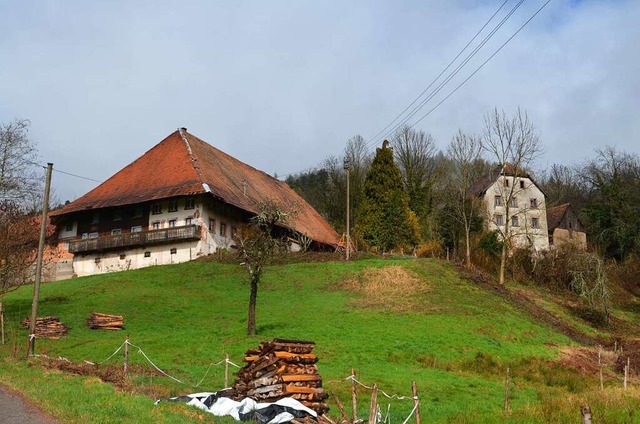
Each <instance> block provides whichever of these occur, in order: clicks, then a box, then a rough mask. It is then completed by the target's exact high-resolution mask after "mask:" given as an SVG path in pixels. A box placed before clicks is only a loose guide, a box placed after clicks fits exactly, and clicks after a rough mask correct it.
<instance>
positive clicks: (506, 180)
mask: <svg viewBox="0 0 640 424" xmlns="http://www.w3.org/2000/svg"><path fill="white" fill-rule="evenodd" d="M504 186H505V187H509V179H508V178H505V179H504Z"/></svg>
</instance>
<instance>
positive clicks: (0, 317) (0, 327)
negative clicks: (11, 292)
mask: <svg viewBox="0 0 640 424" xmlns="http://www.w3.org/2000/svg"><path fill="white" fill-rule="evenodd" d="M0 333H2V344H3V345H4V310H3V309H2V302H0Z"/></svg>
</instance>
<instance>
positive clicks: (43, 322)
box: [22, 316, 69, 339]
mask: <svg viewBox="0 0 640 424" xmlns="http://www.w3.org/2000/svg"><path fill="white" fill-rule="evenodd" d="M22 325H23V326H24V327H26V328H31V320H30V319H29V318H25V319H24V320H23V321H22ZM68 332H69V327H67V326H66V325H64V324H63V323H61V322H60V318H58V317H53V316H50V317H40V318H37V319H36V331H35V334H36V338H40V339H59V338H60V337H62V336H66V335H67V333H68Z"/></svg>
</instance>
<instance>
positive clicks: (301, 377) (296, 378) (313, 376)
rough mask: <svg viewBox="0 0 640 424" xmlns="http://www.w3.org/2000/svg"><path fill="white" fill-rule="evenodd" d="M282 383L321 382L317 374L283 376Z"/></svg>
mask: <svg viewBox="0 0 640 424" xmlns="http://www.w3.org/2000/svg"><path fill="white" fill-rule="evenodd" d="M282 381H284V382H286V383H288V382H290V381H322V377H320V376H319V375H318V374H285V375H283V376H282Z"/></svg>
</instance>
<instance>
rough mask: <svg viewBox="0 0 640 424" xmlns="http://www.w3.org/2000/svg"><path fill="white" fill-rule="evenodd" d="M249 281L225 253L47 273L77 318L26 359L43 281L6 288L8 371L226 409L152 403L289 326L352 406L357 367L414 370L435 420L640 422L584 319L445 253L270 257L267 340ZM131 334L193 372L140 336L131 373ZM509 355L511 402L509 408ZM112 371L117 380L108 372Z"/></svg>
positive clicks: (2, 354)
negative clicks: (527, 305)
mask: <svg viewBox="0 0 640 424" xmlns="http://www.w3.org/2000/svg"><path fill="white" fill-rule="evenodd" d="M510 292H511V293H512V294H514V293H518V294H519V295H522V294H523V293H528V294H531V296H534V295H535V296H534V297H535V299H536V300H535V302H534V303H535V304H537V305H539V308H540V310H544V311H547V313H548V314H554V316H558V317H560V319H563V320H565V321H566V322H565V325H564V327H566V328H571V329H572V331H573V332H575V333H580V334H584V335H586V336H587V337H596V336H598V337H608V336H609V334H608V333H607V331H606V330H602V329H594V328H592V327H591V326H590V325H589V324H588V323H587V322H585V321H582V320H580V319H578V318H575V317H572V316H569V314H567V313H565V312H564V309H563V308H562V306H559V305H558V304H557V303H554V300H553V298H552V297H549V296H547V295H545V294H544V293H542V292H540V291H539V290H537V289H535V288H531V287H526V286H517V287H513V288H511V289H510ZM248 293H249V288H248V284H247V283H246V275H245V273H244V270H243V269H242V268H241V267H240V266H238V265H234V264H223V263H216V262H192V263H187V264H181V265H172V266H158V267H151V268H146V269H142V270H137V271H127V272H120V273H113V274H107V275H102V276H94V277H85V278H76V279H72V280H67V281H63V282H58V283H51V284H46V285H44V286H43V287H42V291H41V303H40V313H39V316H46V315H55V316H58V317H60V319H61V321H62V322H64V323H65V324H67V325H69V327H70V331H69V334H68V336H66V337H63V338H61V339H59V340H37V342H36V352H37V353H38V354H40V355H46V356H47V357H48V358H58V357H62V358H65V360H58V361H55V360H53V359H47V358H45V357H42V356H41V357H38V358H32V359H30V360H29V361H25V360H24V351H25V348H26V342H27V331H26V330H25V329H23V328H22V327H21V326H20V321H22V319H24V318H25V317H26V316H28V315H29V313H30V308H31V295H32V287H24V288H22V289H21V290H19V291H17V292H14V293H11V294H10V295H8V296H7V297H6V298H5V299H4V303H5V308H6V321H7V325H8V339H9V340H8V343H7V344H6V345H5V346H4V347H2V348H1V350H0V382H2V383H3V384H6V385H8V386H10V387H13V388H15V389H17V390H19V391H21V392H22V393H24V394H25V395H26V396H27V397H29V398H31V399H33V400H34V401H35V402H36V403H37V404H39V405H40V406H41V407H42V409H43V410H45V411H46V412H48V413H50V414H52V415H54V416H56V417H59V418H60V419H61V420H62V421H63V422H78V423H80V422H190V421H191V420H193V421H194V422H196V421H199V422H201V421H203V420H204V421H205V422H214V420H215V422H221V423H228V422H232V421H231V420H230V419H227V418H214V417H211V416H207V414H204V413H201V412H199V411H197V410H194V409H192V408H188V407H185V406H183V405H177V404H167V403H164V404H160V405H158V406H154V405H153V401H154V400H155V399H157V398H164V397H167V396H175V395H181V394H188V393H194V392H201V391H216V390H218V389H221V388H222V387H223V378H224V377H223V375H224V367H223V366H222V365H216V363H218V362H219V361H221V360H223V359H224V357H225V354H228V355H229V358H230V360H231V361H232V362H234V363H236V364H239V365H242V358H243V353H244V351H245V350H247V349H249V348H251V347H255V346H257V344H258V343H259V342H260V341H261V340H267V339H272V338H289V339H303V340H313V341H314V342H316V344H317V345H316V349H315V353H317V355H318V357H319V358H320V362H319V363H318V367H319V371H320V374H321V375H322V376H323V380H324V382H325V384H324V387H325V389H326V390H327V391H330V392H335V393H336V395H337V396H338V397H339V398H340V399H341V400H342V402H343V403H345V404H350V390H351V383H350V382H348V381H346V380H345V378H346V377H348V376H349V374H350V370H351V368H354V369H355V370H356V375H357V379H358V380H359V381H361V382H362V383H363V384H366V385H372V384H373V383H377V384H378V386H379V387H380V389H381V390H384V391H385V392H386V393H388V394H398V395H404V396H409V395H410V394H411V382H412V381H414V380H415V381H416V383H417V385H418V390H419V397H420V399H421V400H420V408H421V415H422V418H423V422H427V423H439V422H452V423H466V422H474V423H475V422H496V423H498V422H514V423H523V422H525V423H529V422H530V423H543V422H563V423H564V422H576V423H578V422H581V420H580V412H579V408H580V405H582V404H589V405H590V406H591V409H592V412H593V415H594V422H616V423H617V422H620V423H627V422H629V423H630V422H640V414H639V413H638V412H636V411H637V410H638V408H639V407H640V391H639V390H638V389H636V388H635V386H633V385H632V386H631V387H630V388H628V389H627V390H624V391H623V390H622V384H621V382H620V380H619V377H620V375H619V374H614V372H613V370H612V367H611V365H612V364H607V366H606V367H605V380H606V381H605V390H604V391H601V390H600V387H599V384H600V383H599V376H598V374H597V372H595V373H594V372H592V371H593V370H591V371H585V367H584V363H580V364H579V365H580V366H576V367H571V366H568V365H567V364H569V363H570V361H567V357H569V358H570V359H571V358H573V359H575V358H578V357H580V356H578V355H574V353H575V352H582V353H583V355H582V357H583V362H584V357H586V358H587V362H588V361H590V360H593V361H595V362H594V363H596V364H597V355H596V358H595V359H593V358H592V357H590V356H589V355H588V354H584V352H587V351H582V350H580V349H579V348H580V346H579V345H578V343H577V342H576V341H575V339H576V337H573V336H572V334H573V333H572V332H567V331H562V330H561V329H559V328H558V327H557V326H555V327H554V326H549V325H546V324H545V320H544V319H540V317H535V316H534V315H532V314H531V311H526V310H523V309H522V308H520V307H518V304H517V303H514V302H511V301H508V297H505V296H504V295H502V294H500V293H498V292H496V291H494V290H491V289H487V287H484V286H483V285H481V284H477V283H473V282H471V281H468V280H466V279H463V278H461V277H460V275H459V274H458V271H457V270H456V269H455V268H454V267H453V266H451V265H450V264H448V263H446V262H443V261H439V260H430V259H420V260H406V259H396V260H385V259H366V260H359V261H354V262H350V263H343V262H318V263H306V262H305V263H289V264H282V265H273V266H271V267H269V268H268V269H267V271H266V272H265V274H264V281H263V284H262V285H261V287H260V291H259V293H258V308H257V324H258V333H259V335H258V336H257V337H255V338H251V337H248V336H246V313H247V302H248ZM92 311H97V312H103V313H111V314H118V315H123V316H124V317H125V327H126V328H125V330H124V331H112V332H107V331H96V330H90V329H88V328H87V327H86V325H85V319H86V318H87V317H88V316H89V314H90V313H91V312H92ZM624 315H625V317H626V319H628V320H629V321H628V323H629V324H630V325H634V326H635V325H636V324H637V319H638V316H637V314H636V313H634V312H629V311H626V312H624ZM127 334H128V335H129V336H130V338H131V343H132V344H133V345H135V346H137V347H139V348H141V349H142V351H143V352H144V353H145V354H146V355H147V356H148V358H149V359H150V360H151V361H153V363H155V364H156V365H157V366H158V367H159V368H160V369H162V370H163V371H164V372H166V373H167V374H169V375H171V376H172V377H175V378H176V379H178V380H180V381H181V382H182V383H178V382H176V381H174V380H171V379H170V378H167V377H165V376H163V375H161V374H160V373H158V372H153V369H152V366H151V365H150V363H149V362H148V361H147V359H145V357H144V355H142V354H141V353H139V352H138V349H137V348H133V349H132V351H131V355H130V362H131V368H132V373H131V375H130V377H129V378H128V380H127V381H122V379H121V378H120V381H119V382H118V381H117V380H118V377H121V376H119V375H115V374H118V373H119V372H120V371H119V370H120V369H121V366H122V362H123V357H122V354H121V352H119V353H118V354H117V355H115V356H114V357H112V358H110V359H109V360H108V361H106V362H105V360H106V359H107V358H109V356H110V355H111V354H112V353H113V352H114V351H115V350H116V349H117V348H118V347H120V346H121V345H122V343H123V342H124V340H125V337H126V335H127ZM572 338H573V340H572ZM590 352H591V353H592V352H593V351H590ZM587 353H589V352H587ZM567 355H568V356H567ZM605 356H606V357H610V356H611V354H609V353H607V354H606V355H605ZM589 358H590V359H589ZM66 360H68V361H71V362H72V363H74V364H76V365H75V366H76V367H77V368H78V369H81V370H82V372H81V373H84V374H91V373H90V372H87V370H90V369H92V368H93V369H96V372H95V373H94V374H96V375H101V376H102V379H100V378H98V377H97V376H96V375H82V376H78V375H75V374H73V373H69V372H65V371H61V370H60V369H59V368H65V366H61V365H60V363H66ZM84 361H89V362H91V363H94V364H100V365H98V366H91V365H87V364H86V363H85V362H84ZM212 364H213V365H212ZM591 365H593V364H591ZM66 368H73V367H69V366H67V367H66ZM507 368H509V370H510V375H511V384H510V395H511V399H510V403H511V408H510V411H508V412H505V411H504V391H505V375H506V372H507ZM587 368H589V367H587ZM592 368H593V367H592ZM595 368H596V369H597V365H596V366H595ZM109 375H111V376H112V377H113V381H114V382H115V383H117V384H113V382H112V383H110V382H104V381H103V380H107V381H109V380H110V379H109V378H105V376H106V377H109ZM369 396H370V392H369V391H368V390H367V389H365V388H360V391H359V398H358V399H359V405H358V409H359V415H360V416H361V417H362V416H365V417H366V415H367V414H368V409H369V401H370V398H369ZM379 399H380V403H381V409H382V412H383V415H386V413H387V411H389V415H390V422H391V423H402V422H403V421H404V419H405V418H406V417H407V416H408V415H409V413H410V411H411V409H412V406H413V403H412V401H411V400H395V399H394V400H388V399H387V398H384V397H382V398H379ZM328 402H329V405H330V407H331V412H330V416H332V417H334V418H338V417H339V412H338V409H337V407H336V406H335V404H334V402H333V401H332V400H331V399H330V400H329V401H328Z"/></svg>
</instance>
